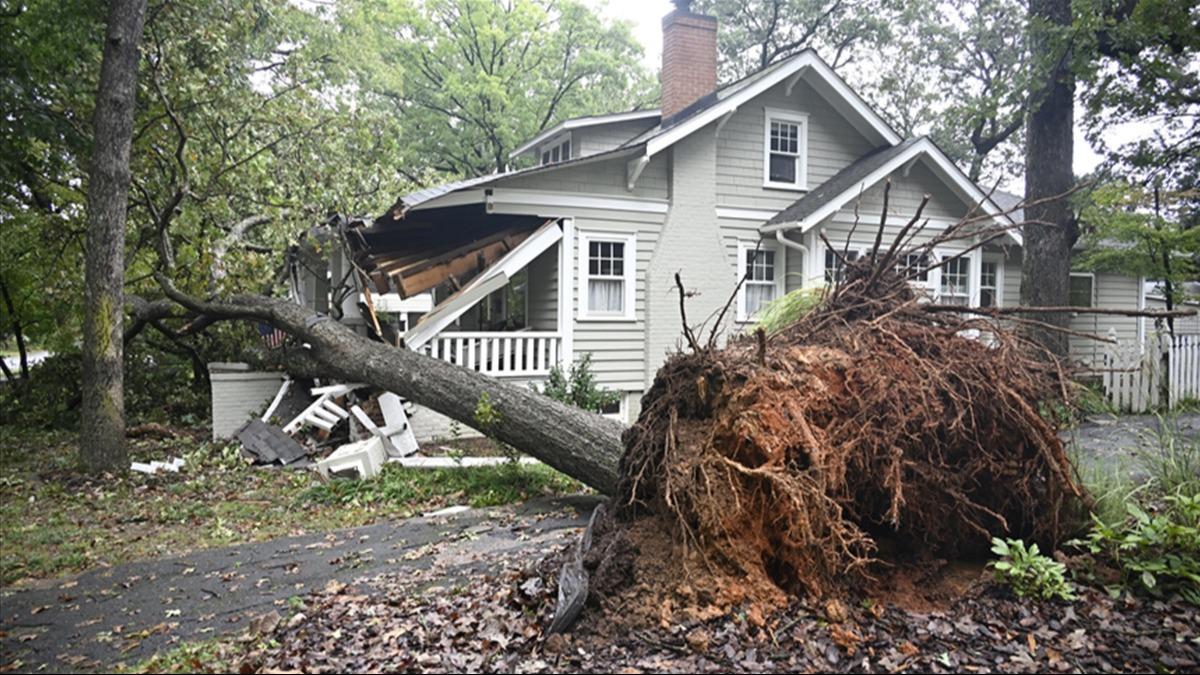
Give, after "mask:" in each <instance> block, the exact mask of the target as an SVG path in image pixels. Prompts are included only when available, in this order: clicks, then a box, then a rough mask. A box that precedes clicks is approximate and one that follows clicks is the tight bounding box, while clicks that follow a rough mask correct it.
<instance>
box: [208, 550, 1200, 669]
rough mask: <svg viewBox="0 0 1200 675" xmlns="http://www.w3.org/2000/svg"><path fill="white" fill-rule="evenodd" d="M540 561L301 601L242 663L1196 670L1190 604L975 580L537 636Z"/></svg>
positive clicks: (1199, 649)
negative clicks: (898, 600)
mask: <svg viewBox="0 0 1200 675" xmlns="http://www.w3.org/2000/svg"><path fill="white" fill-rule="evenodd" d="M553 560H554V557H553V556H550V557H548V558H544V559H542V560H540V561H538V562H534V563H531V562H528V558H526V561H525V562H522V561H521V560H520V558H517V557H512V558H508V559H503V560H500V561H497V563H496V565H495V566H494V567H492V569H495V570H498V571H497V572H495V573H494V574H491V575H477V576H468V577H467V578H466V579H465V580H462V581H461V582H456V581H453V580H451V581H447V580H446V579H445V578H444V577H438V576H436V575H432V574H431V575H428V576H425V575H420V574H418V575H413V574H411V573H408V574H406V575H384V576H381V577H378V578H376V579H373V580H367V581H361V582H359V583H356V584H352V585H349V586H345V587H340V586H336V585H332V586H330V587H328V588H326V589H325V590H324V591H323V592H320V593H318V594H316V595H315V596H314V597H312V598H311V599H310V601H309V602H308V604H307V608H306V611H305V614H304V615H303V618H298V619H297V618H294V619H293V620H291V621H287V622H284V623H283V624H281V625H280V627H279V628H278V629H277V631H276V632H275V634H274V636H273V642H271V644H273V645H275V646H272V647H270V648H266V649H257V650H255V651H253V652H251V653H250V654H248V655H246V656H245V657H244V658H243V659H242V660H241V662H240V663H238V662H234V663H230V664H228V665H229V667H231V668H241V669H243V672H247V671H258V672H311V673H322V672H330V673H331V672H361V671H397V670H403V671H413V672H460V671H471V672H478V671H486V672H581V671H582V672H661V671H689V672H784V671H797V670H801V671H835V672H889V673H890V672H898V671H919V672H980V671H984V672H991V671H1002V672H1131V671H1168V672H1171V671H1189V670H1195V669H1196V668H1197V667H1198V666H1200V610H1198V609H1197V608H1196V607H1193V606H1190V605H1186V604H1183V603H1182V602H1180V601H1176V600H1150V599H1142V598H1134V597H1130V596H1122V597H1120V598H1116V599H1114V598H1112V597H1110V596H1109V595H1108V594H1106V593H1105V592H1103V591H1102V590H1099V589H1093V588H1082V589H1080V591H1081V592H1080V599H1079V600H1078V601H1077V602H1075V603H1073V604H1067V603H1063V602H1055V601H1033V600H1021V599H1017V598H1014V597H1012V596H1011V595H1010V594H1009V593H1008V592H1007V591H1005V590H1003V589H1000V588H997V587H995V586H992V585H990V584H987V583H984V584H982V585H980V586H978V587H976V588H974V589H972V590H971V592H969V593H967V594H966V595H965V596H964V597H962V598H960V599H958V600H957V601H955V602H953V603H952V604H950V605H949V606H948V607H946V608H945V609H944V610H942V611H933V612H911V611H905V610H901V609H898V608H895V607H890V606H889V607H882V608H881V607H880V606H879V605H878V604H877V603H861V605H856V606H851V603H850V602H848V601H847V602H845V603H839V607H838V609H839V610H844V616H843V612H842V611H837V612H834V613H835V614H837V618H839V619H842V621H841V622H839V623H830V622H829V620H828V616H827V615H828V614H829V612H828V606H827V605H825V604H805V603H802V602H798V603H795V604H793V605H792V606H791V607H788V608H787V609H785V610H783V611H780V612H778V613H776V614H774V615H772V616H769V617H767V619H766V621H765V624H764V625H763V626H761V627H758V626H756V625H754V623H753V622H751V621H749V620H747V618H746V617H745V616H744V615H741V614H739V613H737V612H735V613H732V614H730V615H728V616H725V617H722V618H719V619H716V620H712V621H708V622H696V623H687V624H676V625H670V626H667V627H661V626H647V627H644V628H639V629H637V630H629V629H628V627H625V626H622V625H621V623H620V617H617V621H616V622H615V623H614V622H613V621H611V620H610V619H611V618H606V617H604V616H603V615H601V614H600V612H599V610H598V609H596V608H594V607H589V608H588V610H587V611H585V613H584V615H583V616H582V617H581V619H580V621H579V623H577V624H576V626H575V629H574V631H573V632H572V633H569V634H566V635H562V636H551V637H550V638H547V636H545V635H544V634H543V628H544V626H546V625H548V622H549V619H550V617H551V615H552V613H553V602H554V597H555V594H556V588H555V583H554V574H553V572H554V565H553V563H552V561H553Z"/></svg>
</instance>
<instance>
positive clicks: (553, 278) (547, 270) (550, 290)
mask: <svg viewBox="0 0 1200 675" xmlns="http://www.w3.org/2000/svg"><path fill="white" fill-rule="evenodd" d="M561 245H562V244H561V242H560V243H559V245H557V246H553V247H551V248H550V249H549V250H547V251H546V252H544V253H542V254H541V255H539V256H538V257H537V258H535V259H534V260H533V262H531V263H529V267H527V268H526V269H527V270H528V272H529V281H528V284H529V296H528V298H529V305H528V308H527V309H528V324H529V327H530V328H532V329H533V330H558V250H559V246H561Z"/></svg>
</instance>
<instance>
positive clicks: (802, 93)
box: [334, 10, 1146, 437]
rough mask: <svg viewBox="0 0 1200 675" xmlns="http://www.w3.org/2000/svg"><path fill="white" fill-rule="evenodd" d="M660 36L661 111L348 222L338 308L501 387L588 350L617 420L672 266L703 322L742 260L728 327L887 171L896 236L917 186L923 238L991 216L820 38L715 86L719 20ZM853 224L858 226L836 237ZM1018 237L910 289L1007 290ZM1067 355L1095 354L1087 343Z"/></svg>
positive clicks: (666, 325) (1130, 285)
mask: <svg viewBox="0 0 1200 675" xmlns="http://www.w3.org/2000/svg"><path fill="white" fill-rule="evenodd" d="M663 31H664V35H663V38H664V40H663V42H664V51H663V67H662V92H663V93H662V101H661V109H660V110H647V111H634V112H621V113H614V114H612V115H601V116H595V117H586V118H580V119H574V120H567V121H565V122H562V123H560V124H558V125H557V126H555V127H553V128H551V129H549V130H547V131H545V132H544V133H542V134H540V135H538V136H537V137H536V138H532V139H530V140H529V141H528V142H527V143H525V144H524V145H522V146H521V147H519V148H518V149H517V150H516V151H515V152H514V153H513V156H512V158H511V159H512V160H513V164H514V166H519V167H524V168H518V169H515V170H511V171H507V172H504V173H498V174H493V175H488V176H481V177H478V178H472V179H469V180H463V181H458V182H454V183H449V184H445V185H440V186H437V187H434V188H429V189H425V190H421V191H418V192H414V193H412V194H408V195H405V196H403V197H401V198H400V199H399V201H397V202H396V204H395V205H394V206H393V207H392V208H391V209H390V210H389V211H388V213H387V214H385V215H384V216H382V217H380V218H378V219H376V220H375V221H374V222H372V223H369V224H364V225H363V226H361V227H358V228H350V229H349V230H347V242H348V247H349V252H348V253H349V254H348V255H347V256H345V259H344V260H343V261H342V262H341V263H340V265H341V266H342V268H348V267H349V266H350V264H351V262H352V263H353V265H354V266H356V267H357V268H358V269H359V270H360V271H361V272H362V274H361V275H359V276H361V277H362V278H363V279H364V281H366V280H369V282H366V283H363V284H362V288H361V289H359V292H358V293H356V294H349V295H348V296H347V297H346V298H345V299H344V302H345V303H346V304H345V311H346V315H347V317H348V318H349V319H351V320H354V319H356V318H357V320H360V321H363V322H364V323H368V324H369V323H375V324H378V323H379V322H380V318H379V317H380V316H384V317H390V319H386V320H385V323H387V322H389V321H390V322H391V323H390V324H389V325H392V326H393V327H394V328H393V332H394V335H393V337H392V338H391V339H394V340H395V341H396V342H397V344H399V345H402V346H404V347H407V348H409V349H416V350H420V351H423V352H424V353H427V354H429V355H432V356H434V357H437V358H440V359H444V360H446V361H449V362H452V363H456V364H459V365H462V366H465V367H468V368H472V369H475V370H479V371H482V372H485V373H488V374H490V375H494V376H496V377H502V378H509V379H513V380H520V381H533V382H537V381H540V380H542V379H544V378H545V376H546V374H547V373H548V372H549V369H550V368H551V367H552V366H553V365H555V364H562V363H571V362H573V361H574V360H576V359H578V358H579V357H580V355H582V354H585V353H587V354H590V355H591V359H592V364H593V368H594V371H595V373H596V375H597V377H598V379H599V382H600V383H601V384H602V385H603V386H605V387H607V388H609V389H611V390H615V391H618V392H620V393H621V395H622V396H621V404H620V407H619V409H617V410H613V411H612V414H614V415H618V416H620V417H621V418H623V419H625V420H632V419H634V418H635V417H636V415H637V413H638V410H639V401H640V398H641V394H642V392H644V391H645V390H646V388H647V387H648V385H649V384H650V382H651V379H652V378H653V376H654V373H655V371H656V370H657V368H658V367H659V365H660V364H661V363H662V362H663V360H664V358H665V357H666V356H667V355H668V354H669V353H670V352H671V351H672V350H674V349H676V347H677V346H678V344H679V340H680V317H679V300H678V297H677V295H676V293H675V290H674V275H675V273H676V272H679V273H680V274H681V276H682V279H683V283H684V285H685V286H686V287H687V288H688V289H689V290H694V291H696V292H697V293H696V295H695V296H694V297H693V298H691V299H690V300H689V304H688V315H689V318H690V319H691V320H692V321H699V320H702V319H704V318H705V317H709V316H712V315H714V314H715V313H716V312H717V311H718V310H719V308H720V307H722V306H723V305H724V304H725V301H726V300H727V298H729V296H730V294H731V293H733V290H734V288H735V286H736V284H737V281H738V280H739V279H740V278H741V277H742V276H744V275H747V272H748V271H749V274H748V276H747V281H746V283H745V284H744V286H743V288H742V289H741V290H740V291H739V293H738V297H737V300H736V302H737V308H736V311H735V312H733V313H732V314H733V315H732V316H730V317H729V318H728V320H727V323H728V325H727V326H725V330H726V331H728V332H736V331H738V330H740V329H742V328H744V327H746V326H748V325H750V322H751V321H752V320H753V318H754V316H755V314H756V313H757V312H758V311H759V309H760V308H761V307H763V305H764V304H765V303H767V302H769V301H771V300H772V299H774V298H777V297H779V296H781V295H783V294H784V293H787V292H788V291H791V290H794V289H798V288H802V287H806V286H812V285H821V284H825V283H826V281H827V279H829V278H831V277H832V276H833V275H836V273H837V270H836V269H835V267H836V263H837V258H836V257H835V256H833V255H832V254H831V253H829V252H828V251H826V247H825V245H824V244H823V242H822V239H821V237H820V235H821V234H822V233H824V234H825V236H826V237H827V238H828V240H829V241H831V242H834V243H835V244H836V245H838V246H839V247H840V246H841V245H842V244H843V242H846V241H847V240H848V241H849V249H850V255H856V254H857V253H856V251H857V252H861V251H863V250H865V249H866V248H867V247H868V246H869V245H870V244H871V242H872V241H873V238H874V223H877V222H878V221H879V219H880V216H881V210H882V209H883V199H882V194H883V187H882V186H883V184H884V181H885V179H888V178H890V179H891V184H892V188H891V196H890V201H889V204H888V210H889V212H890V213H889V215H890V216H891V223H892V227H893V228H895V229H896V230H897V231H898V230H899V228H900V227H901V226H902V225H903V223H904V222H905V221H907V220H908V219H909V218H910V217H911V216H912V214H913V213H914V211H915V209H916V208H917V206H918V204H919V203H920V201H921V199H922V197H923V196H924V195H930V201H929V204H928V206H927V207H926V209H925V215H926V216H928V217H929V218H930V221H931V224H930V226H929V228H928V229H927V231H926V232H925V234H924V235H923V236H925V237H931V236H933V235H934V234H936V232H937V231H939V230H940V229H944V228H945V227H947V226H949V225H951V224H953V223H955V222H957V221H958V220H959V219H961V218H962V217H964V216H965V215H966V214H967V213H968V212H970V211H972V209H973V208H976V205H980V206H979V207H978V208H981V209H982V210H983V212H985V213H986V214H988V216H989V217H991V218H994V219H996V222H997V223H1001V224H1003V223H1005V222H1008V220H1007V219H1008V218H1009V216H1007V215H1005V213H1004V209H1003V208H1002V207H1001V206H999V205H997V204H996V203H994V202H993V201H992V200H991V199H989V198H988V197H987V196H986V195H985V194H984V192H983V191H982V190H981V189H980V187H979V186H978V185H976V184H975V183H973V182H972V181H971V180H969V179H968V178H967V176H966V175H965V174H964V173H963V172H962V171H961V170H960V169H959V168H958V167H957V166H955V164H954V163H953V162H952V161H951V160H950V159H949V158H947V157H946V155H945V154H944V153H943V152H942V151H941V150H940V149H939V148H938V147H937V146H936V145H935V144H934V143H933V142H932V141H930V140H929V139H928V138H907V139H906V138H902V137H901V136H899V135H898V134H897V133H896V132H895V131H894V130H893V129H892V128H891V127H889V126H888V124H886V123H885V122H884V121H883V119H882V118H881V117H880V116H879V115H878V114H877V113H876V112H875V111H874V110H872V109H871V107H870V106H869V105H867V104H866V102H865V101H864V100H863V99H862V98H861V97H860V96H859V95H858V94H856V93H855V92H854V91H853V90H852V89H851V88H850V87H848V86H847V84H846V83H845V82H844V81H843V80H842V79H841V78H840V77H839V76H838V75H837V73H835V72H834V71H833V70H832V69H831V68H830V67H829V66H828V64H826V63H825V62H824V61H822V60H821V58H820V57H818V56H817V54H816V53H814V52H812V51H805V52H801V53H799V54H796V55H795V56H792V57H791V58H788V59H787V60H784V61H781V62H779V63H776V64H773V65H771V66H769V67H767V68H765V69H763V70H761V71H759V72H757V73H754V74H753V75H751V76H749V77H746V78H744V79H741V80H738V81H736V82H733V83H730V84H727V85H724V86H717V62H716V59H717V42H716V41H717V22H716V20H715V19H713V18H711V17H707V16H701V15H696V14H691V13H689V12H685V11H680V10H676V11H674V12H672V13H671V14H669V15H667V16H666V17H665V18H664V19H663ZM976 212H978V211H976ZM856 217H857V218H859V219H861V221H862V222H863V223H869V224H870V225H864V226H862V227H859V228H858V229H857V230H856V231H854V232H853V234H852V226H853V224H854V222H855V219H856ZM968 247H969V244H968V243H966V242H959V243H955V244H952V245H949V246H947V247H946V248H945V249H944V250H938V251H937V252H936V255H938V256H952V255H953V254H955V253H958V252H961V251H963V250H965V249H967V248H968ZM756 249H757V250H759V251H761V253H760V254H758V255H755V253H754V252H755V250H756ZM1021 250H1022V247H1021V238H1020V235H1019V234H1018V233H1015V232H1014V233H1013V234H1012V235H1011V236H1007V237H1006V238H1004V239H1002V240H997V241H996V242H995V245H988V246H986V247H984V248H982V249H979V250H976V251H973V252H971V253H970V254H968V255H965V256H963V257H961V258H960V259H959V260H956V261H953V262H951V263H950V264H948V265H946V266H944V267H941V268H935V269H931V270H929V271H928V272H927V274H926V275H925V278H924V279H922V280H921V281H920V283H921V284H923V285H924V286H925V287H926V288H927V290H928V293H929V294H930V295H931V296H933V297H935V298H937V299H938V300H939V301H941V302H957V303H963V304H971V305H983V306H991V305H1014V304H1016V303H1017V302H1018V297H1019V284H1020V270H1021ZM747 266H750V267H751V269H749V270H748V269H747ZM337 274H341V272H340V271H339V272H338V273H337ZM337 274H335V275H334V277H336V276H337ZM355 278H358V277H355ZM1072 302H1073V303H1077V304H1079V305H1089V306H1091V305H1094V306H1103V307H1119V308H1127V309H1133V308H1139V307H1141V306H1143V304H1144V302H1145V296H1144V294H1143V292H1142V281H1141V280H1140V279H1136V278H1129V277H1123V276H1117V275H1106V274H1095V275H1093V274H1087V275H1078V276H1075V277H1073V279H1072ZM366 306H369V307H370V310H369V311H368V312H366V313H365V314H370V315H371V316H364V313H363V312H361V311H360V309H361V308H362V307H366ZM356 307H357V308H356ZM1074 327H1075V328H1077V329H1079V330H1081V331H1086V332H1093V333H1107V332H1108V331H1109V330H1110V329H1111V330H1112V331H1113V332H1114V333H1115V334H1116V335H1117V337H1118V338H1119V339H1121V340H1124V341H1138V340H1140V339H1141V336H1142V335H1143V334H1144V332H1145V330H1146V326H1145V325H1144V324H1143V322H1142V321H1141V320H1140V319H1136V318H1122V317H1098V316H1091V315H1087V316H1084V315H1081V316H1079V317H1077V318H1076V319H1075V325H1074ZM1074 348H1075V349H1077V354H1076V356H1078V357H1079V358H1080V359H1081V360H1084V361H1091V360H1093V359H1095V358H1096V357H1097V354H1098V350H1099V349H1100V346H1098V345H1097V344H1092V343H1091V342H1089V341H1084V340H1080V341H1079V342H1077V343H1076V344H1075V345H1074ZM434 418H435V416H434V415H432V414H430V415H426V416H425V417H422V416H421V415H418V416H417V417H416V418H415V419H414V426H417V427H418V428H419V431H420V432H421V433H420V434H419V435H421V436H425V437H428V436H431V435H437V434H439V433H443V432H444V431H445V428H444V426H443V422H442V421H439V422H434V421H433V420H434ZM422 427H423V428H422Z"/></svg>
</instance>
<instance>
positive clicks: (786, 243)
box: [775, 230, 809, 286]
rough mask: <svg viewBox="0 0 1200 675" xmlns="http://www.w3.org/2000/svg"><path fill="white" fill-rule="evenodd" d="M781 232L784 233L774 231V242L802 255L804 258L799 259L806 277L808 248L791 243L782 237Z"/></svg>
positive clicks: (796, 242)
mask: <svg viewBox="0 0 1200 675" xmlns="http://www.w3.org/2000/svg"><path fill="white" fill-rule="evenodd" d="M783 232H784V231H783V230H775V240H776V241H778V242H779V243H780V244H783V245H784V246H786V247H788V248H790V249H795V250H797V251H800V252H801V253H803V254H804V257H803V258H801V260H803V261H804V274H805V275H807V274H808V264H809V259H808V247H807V246H805V245H804V244H801V243H800V242H798V241H792V240H791V239H788V238H787V237H785V236H783ZM803 285H804V283H803V281H801V286H803Z"/></svg>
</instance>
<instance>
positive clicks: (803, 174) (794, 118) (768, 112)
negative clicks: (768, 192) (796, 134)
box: [763, 108, 808, 192]
mask: <svg viewBox="0 0 1200 675" xmlns="http://www.w3.org/2000/svg"><path fill="white" fill-rule="evenodd" d="M773 119H774V120H779V121H781V122H793V123H796V124H798V125H800V138H799V139H798V141H799V147H798V148H797V149H798V150H799V151H800V156H799V157H797V158H796V160H797V161H796V164H797V165H798V166H797V167H796V182H795V183H781V182H778V181H772V180H771V120H773ZM763 187H764V188H771V189H773V190H794V191H797V192H805V191H807V190H808V115H807V114H805V113H801V112H796V111H792V110H781V109H779V108H763Z"/></svg>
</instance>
